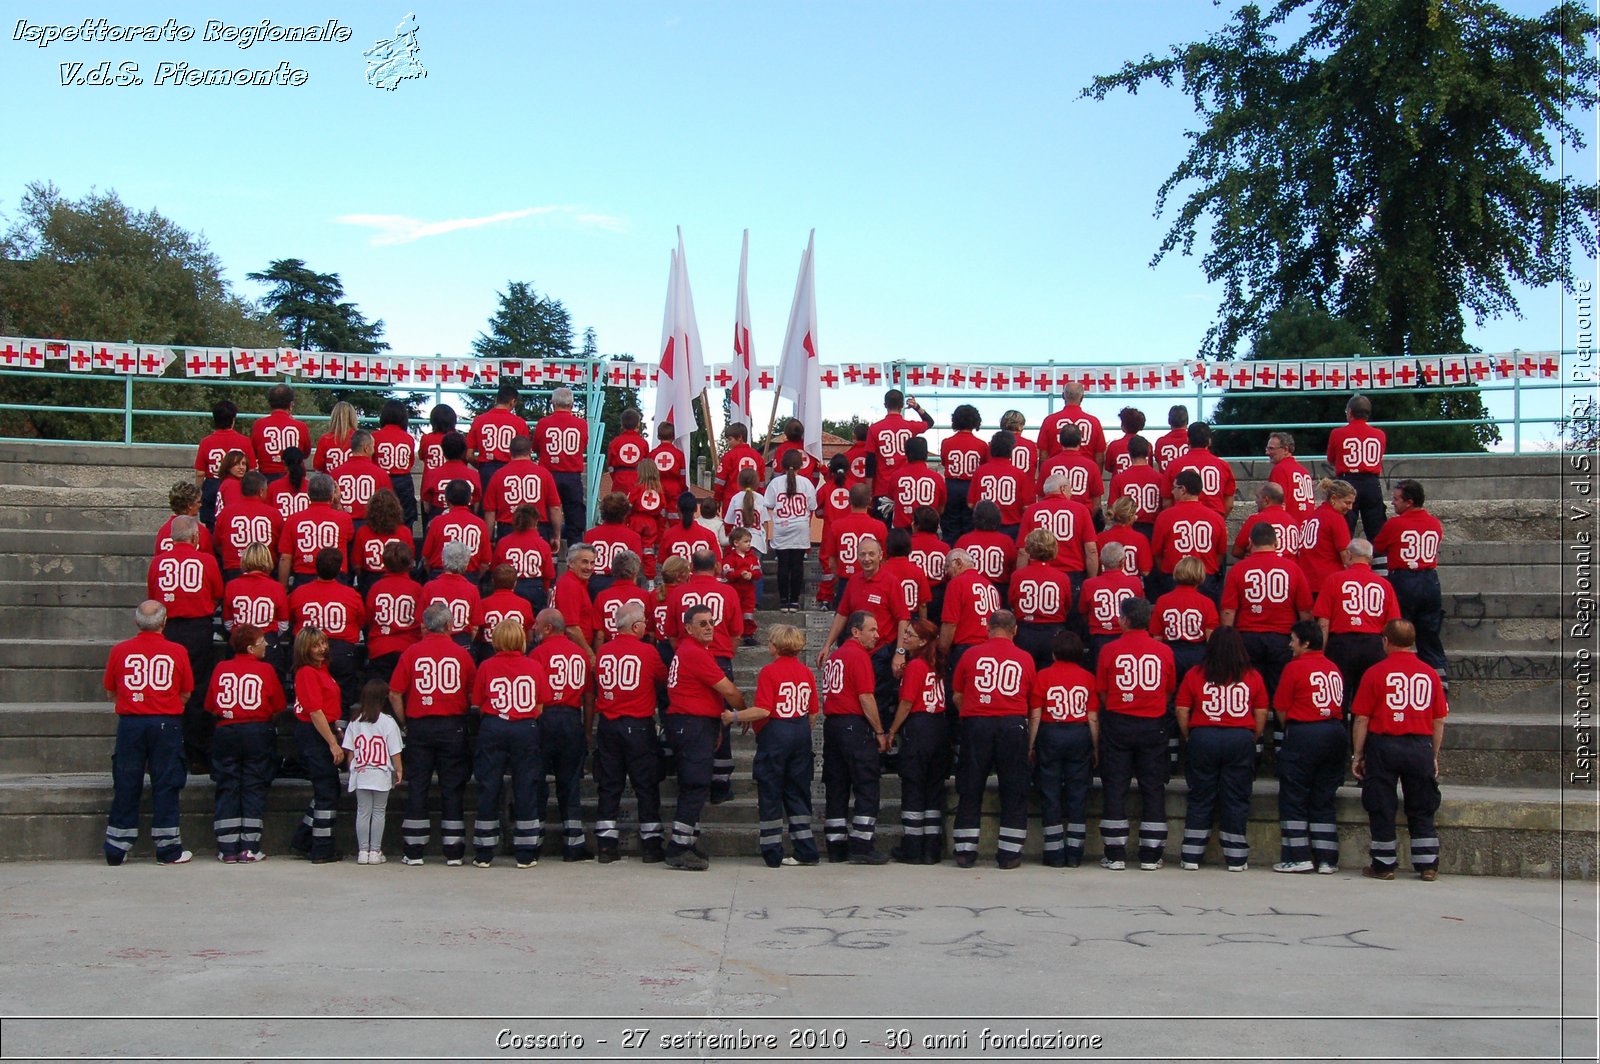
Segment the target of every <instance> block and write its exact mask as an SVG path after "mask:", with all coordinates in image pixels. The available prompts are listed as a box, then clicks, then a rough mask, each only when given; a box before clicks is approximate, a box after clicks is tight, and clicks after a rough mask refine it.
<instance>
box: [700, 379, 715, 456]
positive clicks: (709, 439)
mask: <svg viewBox="0 0 1600 1064" xmlns="http://www.w3.org/2000/svg"><path fill="white" fill-rule="evenodd" d="M700 411H701V413H703V414H704V415H705V418H706V450H707V451H708V452H710V457H711V461H710V468H711V475H712V477H713V478H715V477H716V475H717V461H718V459H717V428H716V426H715V425H713V424H712V423H711V400H710V398H709V397H707V395H706V390H705V389H704V388H701V389H700Z"/></svg>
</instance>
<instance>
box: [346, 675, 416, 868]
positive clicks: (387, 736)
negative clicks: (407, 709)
mask: <svg viewBox="0 0 1600 1064" xmlns="http://www.w3.org/2000/svg"><path fill="white" fill-rule="evenodd" d="M388 704H389V687H388V685H387V684H385V683H384V682H383V681H382V680H368V681H367V685H366V686H365V687H363V688H362V689H361V708H360V709H359V710H357V711H356V719H355V720H353V721H351V722H350V723H349V725H348V726H346V728H345V731H344V748H345V749H346V750H348V751H350V789H351V790H352V791H354V792H355V793H356V849H357V850H358V851H359V852H358V853H357V855H356V864H383V863H384V862H385V861H386V860H388V858H386V857H384V856H383V826H384V820H385V815H384V814H385V809H386V807H387V806H388V804H389V789H390V788H391V787H393V786H394V785H395V784H397V783H400V782H401V781H402V780H403V779H404V774H403V772H402V769H401V764H400V751H401V750H403V749H405V740H404V739H402V738H401V737H400V728H399V726H398V725H397V724H395V722H394V718H393V717H391V716H389V714H388V713H385V712H384V709H385V707H387V706H388Z"/></svg>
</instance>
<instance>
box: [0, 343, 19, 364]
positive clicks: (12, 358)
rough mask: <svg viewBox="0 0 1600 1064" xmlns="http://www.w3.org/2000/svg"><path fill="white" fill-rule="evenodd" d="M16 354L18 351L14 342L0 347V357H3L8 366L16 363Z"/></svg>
mask: <svg viewBox="0 0 1600 1064" xmlns="http://www.w3.org/2000/svg"><path fill="white" fill-rule="evenodd" d="M18 354H19V352H18V351H17V345H16V344H12V343H8V344H6V346H4V347H0V359H4V360H5V363H6V365H8V366H14V365H16V364H17V357H18Z"/></svg>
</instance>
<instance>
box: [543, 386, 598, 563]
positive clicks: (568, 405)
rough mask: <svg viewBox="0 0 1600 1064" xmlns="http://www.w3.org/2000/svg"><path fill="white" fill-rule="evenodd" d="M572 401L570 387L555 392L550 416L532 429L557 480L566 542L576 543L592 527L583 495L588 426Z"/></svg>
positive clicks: (547, 415)
mask: <svg viewBox="0 0 1600 1064" xmlns="http://www.w3.org/2000/svg"><path fill="white" fill-rule="evenodd" d="M572 401H573V398H572V389H571V388H557V389H556V390H555V392H554V393H553V394H552V395H551V396H550V407H551V409H550V413H549V414H546V415H545V416H544V417H542V418H540V419H539V423H538V424H537V425H535V426H534V427H533V442H534V446H535V447H537V448H538V452H539V454H540V455H542V456H543V457H542V462H543V464H544V467H545V468H546V469H548V470H550V475H551V476H553V477H555V480H556V494H557V495H559V496H561V513H562V521H563V524H564V526H565V528H566V540H567V542H568V543H577V542H579V541H580V540H582V539H583V534H584V532H585V531H587V530H588V528H589V511H588V508H587V507H588V503H587V500H586V499H585V498H584V493H583V470H584V461H585V457H586V456H587V455H588V453H589V424H588V422H586V421H584V420H583V418H581V417H578V416H577V415H576V414H574V413H573V412H572Z"/></svg>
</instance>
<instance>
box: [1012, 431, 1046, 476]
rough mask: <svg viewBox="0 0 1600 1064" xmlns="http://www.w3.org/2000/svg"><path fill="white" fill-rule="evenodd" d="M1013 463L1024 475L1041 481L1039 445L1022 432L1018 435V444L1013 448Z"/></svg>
mask: <svg viewBox="0 0 1600 1064" xmlns="http://www.w3.org/2000/svg"><path fill="white" fill-rule="evenodd" d="M1011 464H1012V465H1014V466H1016V467H1017V469H1019V470H1020V471H1021V472H1022V474H1023V476H1025V477H1027V478H1028V479H1029V480H1032V481H1033V482H1034V483H1035V484H1037V483H1038V482H1039V467H1040V464H1041V463H1040V459H1039V445H1038V444H1036V443H1034V442H1033V441H1032V440H1029V439H1025V438H1023V436H1022V435H1021V434H1017V435H1016V446H1015V447H1013V448H1012V449H1011Z"/></svg>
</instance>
